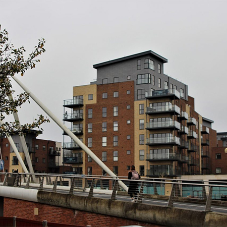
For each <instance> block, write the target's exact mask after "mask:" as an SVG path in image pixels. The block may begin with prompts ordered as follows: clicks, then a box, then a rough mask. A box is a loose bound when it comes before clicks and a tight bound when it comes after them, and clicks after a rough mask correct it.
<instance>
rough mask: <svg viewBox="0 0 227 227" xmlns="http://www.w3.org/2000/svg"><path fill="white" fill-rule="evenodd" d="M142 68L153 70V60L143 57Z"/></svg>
mask: <svg viewBox="0 0 227 227" xmlns="http://www.w3.org/2000/svg"><path fill="white" fill-rule="evenodd" d="M144 68H145V69H153V70H154V61H153V60H151V59H149V58H147V59H145V61H144Z"/></svg>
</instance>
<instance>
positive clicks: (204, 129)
mask: <svg viewBox="0 0 227 227" xmlns="http://www.w3.org/2000/svg"><path fill="white" fill-rule="evenodd" d="M209 133H210V130H209V128H208V127H205V126H202V127H201V134H209Z"/></svg>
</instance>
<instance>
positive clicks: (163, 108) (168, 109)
mask: <svg viewBox="0 0 227 227" xmlns="http://www.w3.org/2000/svg"><path fill="white" fill-rule="evenodd" d="M156 112H176V113H178V114H180V107H179V106H176V105H172V104H171V103H168V104H167V105H165V106H154V107H147V112H146V113H147V114H152V113H156Z"/></svg>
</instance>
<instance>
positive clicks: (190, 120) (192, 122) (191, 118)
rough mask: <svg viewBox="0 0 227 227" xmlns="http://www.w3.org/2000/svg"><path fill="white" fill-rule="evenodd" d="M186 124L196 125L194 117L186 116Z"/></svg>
mask: <svg viewBox="0 0 227 227" xmlns="http://www.w3.org/2000/svg"><path fill="white" fill-rule="evenodd" d="M187 123H188V125H196V119H195V118H194V117H189V118H188V122H187Z"/></svg>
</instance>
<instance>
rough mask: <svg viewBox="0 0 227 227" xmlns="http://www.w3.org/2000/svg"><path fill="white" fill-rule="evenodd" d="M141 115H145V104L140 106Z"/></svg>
mask: <svg viewBox="0 0 227 227" xmlns="http://www.w3.org/2000/svg"><path fill="white" fill-rule="evenodd" d="M139 114H144V104H139Z"/></svg>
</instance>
